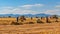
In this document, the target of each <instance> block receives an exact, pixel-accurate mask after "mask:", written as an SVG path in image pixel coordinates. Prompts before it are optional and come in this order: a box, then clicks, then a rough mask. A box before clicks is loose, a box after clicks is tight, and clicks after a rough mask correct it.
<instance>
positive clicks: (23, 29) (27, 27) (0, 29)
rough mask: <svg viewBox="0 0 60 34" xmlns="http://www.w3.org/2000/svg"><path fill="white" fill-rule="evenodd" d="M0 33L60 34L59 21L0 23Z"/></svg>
mask: <svg viewBox="0 0 60 34" xmlns="http://www.w3.org/2000/svg"><path fill="white" fill-rule="evenodd" d="M0 34H60V23H45V24H24V25H0Z"/></svg>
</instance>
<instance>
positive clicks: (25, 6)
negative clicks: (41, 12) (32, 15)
mask: <svg viewBox="0 0 60 34" xmlns="http://www.w3.org/2000/svg"><path fill="white" fill-rule="evenodd" d="M42 6H44V5H43V4H33V5H23V6H21V7H23V8H26V9H30V8H32V7H42Z"/></svg>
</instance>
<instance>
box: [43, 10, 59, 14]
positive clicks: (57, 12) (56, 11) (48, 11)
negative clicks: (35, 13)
mask: <svg viewBox="0 0 60 34" xmlns="http://www.w3.org/2000/svg"><path fill="white" fill-rule="evenodd" d="M43 13H45V14H51V15H54V14H57V15H60V10H59V9H54V10H46V11H45V12H43Z"/></svg>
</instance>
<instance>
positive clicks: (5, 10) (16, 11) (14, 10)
mask: <svg viewBox="0 0 60 34" xmlns="http://www.w3.org/2000/svg"><path fill="white" fill-rule="evenodd" d="M37 13H39V12H37V11H32V10H24V9H21V8H13V7H12V8H7V7H6V8H5V7H4V8H2V9H1V10H0V14H37Z"/></svg>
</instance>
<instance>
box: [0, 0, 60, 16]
mask: <svg viewBox="0 0 60 34" xmlns="http://www.w3.org/2000/svg"><path fill="white" fill-rule="evenodd" d="M59 9H60V0H0V14H38V13H46V14H58V15H60V13H59V12H60V10H59Z"/></svg>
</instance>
